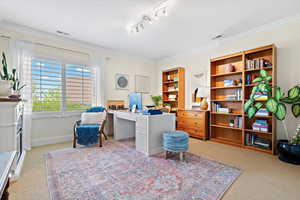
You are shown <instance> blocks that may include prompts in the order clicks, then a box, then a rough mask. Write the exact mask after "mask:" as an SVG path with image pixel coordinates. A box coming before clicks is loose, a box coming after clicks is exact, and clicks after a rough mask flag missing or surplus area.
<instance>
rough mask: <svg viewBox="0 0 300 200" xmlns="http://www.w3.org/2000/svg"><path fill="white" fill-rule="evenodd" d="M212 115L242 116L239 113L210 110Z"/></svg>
mask: <svg viewBox="0 0 300 200" xmlns="http://www.w3.org/2000/svg"><path fill="white" fill-rule="evenodd" d="M211 114H212V115H232V116H242V115H243V114H241V113H221V112H211Z"/></svg>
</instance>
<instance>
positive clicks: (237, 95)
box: [225, 90, 242, 100]
mask: <svg viewBox="0 0 300 200" xmlns="http://www.w3.org/2000/svg"><path fill="white" fill-rule="evenodd" d="M225 99H226V100H242V91H241V90H235V94H228V95H226V96H225Z"/></svg>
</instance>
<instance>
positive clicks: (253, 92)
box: [250, 85, 258, 100]
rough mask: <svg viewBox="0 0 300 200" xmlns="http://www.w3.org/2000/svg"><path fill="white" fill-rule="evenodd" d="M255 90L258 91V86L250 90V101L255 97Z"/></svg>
mask: <svg viewBox="0 0 300 200" xmlns="http://www.w3.org/2000/svg"><path fill="white" fill-rule="evenodd" d="M257 89H258V86H257V85H256V86H254V87H253V88H252V92H251V95H250V99H252V100H254V95H255V93H256V92H257Z"/></svg>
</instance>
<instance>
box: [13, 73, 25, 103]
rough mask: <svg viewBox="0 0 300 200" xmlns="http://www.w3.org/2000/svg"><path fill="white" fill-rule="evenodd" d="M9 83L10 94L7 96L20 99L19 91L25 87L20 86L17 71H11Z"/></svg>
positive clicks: (23, 85)
mask: <svg viewBox="0 0 300 200" xmlns="http://www.w3.org/2000/svg"><path fill="white" fill-rule="evenodd" d="M10 81H11V83H12V84H11V85H12V86H11V89H12V94H11V95H10V96H9V97H10V98H16V99H19V98H20V96H21V95H20V91H21V90H22V89H23V88H24V87H25V84H21V82H20V80H19V78H18V76H17V70H16V69H13V70H12V74H11V75H10Z"/></svg>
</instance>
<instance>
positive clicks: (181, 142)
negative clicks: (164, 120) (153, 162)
mask: <svg viewBox="0 0 300 200" xmlns="http://www.w3.org/2000/svg"><path fill="white" fill-rule="evenodd" d="M163 148H164V150H166V151H171V152H187V151H188V148H189V134H187V133H186V132H184V131H170V132H166V133H164V134H163Z"/></svg>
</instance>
